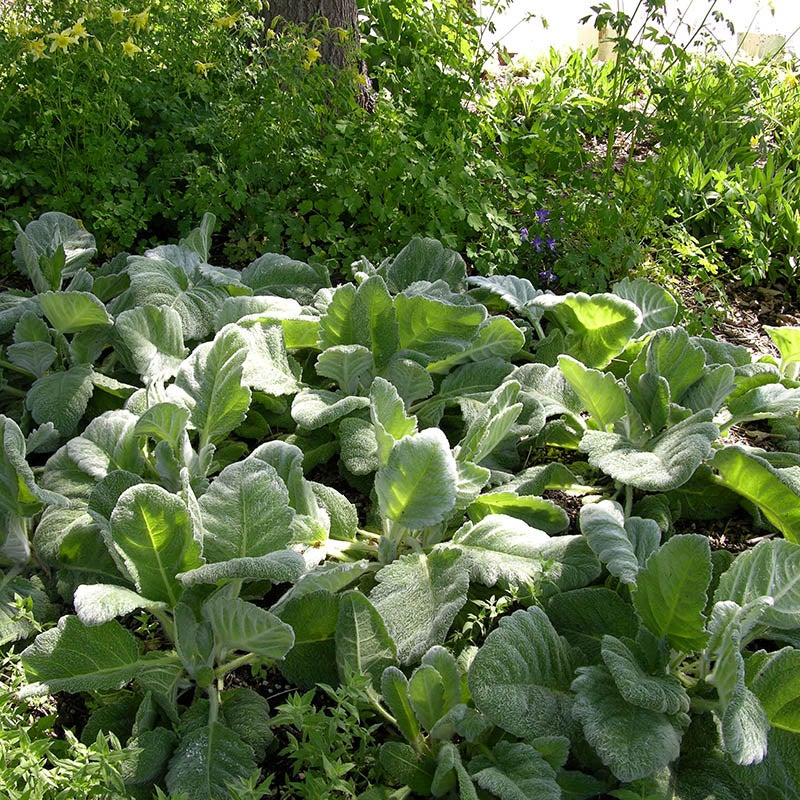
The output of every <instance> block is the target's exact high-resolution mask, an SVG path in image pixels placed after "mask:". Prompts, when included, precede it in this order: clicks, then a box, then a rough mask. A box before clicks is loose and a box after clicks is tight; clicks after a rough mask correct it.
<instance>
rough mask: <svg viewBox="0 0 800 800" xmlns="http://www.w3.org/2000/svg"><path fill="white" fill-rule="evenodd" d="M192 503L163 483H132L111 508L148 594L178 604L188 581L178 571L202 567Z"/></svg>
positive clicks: (126, 554) (117, 539)
mask: <svg viewBox="0 0 800 800" xmlns="http://www.w3.org/2000/svg"><path fill="white" fill-rule="evenodd" d="M192 534H193V530H192V522H191V519H190V517H189V511H188V509H187V507H186V504H185V503H184V502H183V500H181V499H180V498H179V497H177V496H176V495H173V494H170V493H169V492H167V491H166V490H165V489H162V488H161V487H160V486H155V485H153V484H139V485H137V486H132V487H131V488H130V489H126V490H125V491H124V492H123V493H122V495H121V496H120V498H119V502H118V503H117V506H116V508H115V509H114V511H113V513H112V514H111V539H112V541H113V542H114V545H115V546H116V548H117V549H118V550H119V552H120V554H121V555H122V557H123V559H124V561H125V565H126V567H127V569H128V571H129V572H130V574H131V576H132V577H133V579H134V582H135V583H136V588H137V590H138V591H139V593H140V594H141V595H142V596H143V597H147V598H149V599H150V600H155V601H161V602H164V603H167V604H168V605H169V606H170V607H174V606H175V604H176V603H177V602H178V599H179V598H180V596H181V594H182V592H183V586H182V585H181V583H180V581H179V580H178V579H177V577H176V574H177V573H178V572H185V571H186V570H189V569H194V568H195V567H199V566H200V564H201V563H202V560H201V557H200V547H199V545H198V543H197V542H196V541H195V540H194V538H193V535H192Z"/></svg>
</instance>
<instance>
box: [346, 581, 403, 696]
mask: <svg viewBox="0 0 800 800" xmlns="http://www.w3.org/2000/svg"><path fill="white" fill-rule="evenodd" d="M386 628H387V626H386V625H385V624H384V621H383V619H382V618H381V614H380V613H379V610H378V609H377V608H376V607H375V606H374V605H373V604H372V603H371V602H370V600H369V599H368V598H367V597H365V596H364V595H363V594H361V592H358V591H355V590H352V591H348V592H345V593H344V594H343V595H342V596H341V600H340V603H339V616H338V620H337V623H336V666H337V668H338V671H339V678H340V680H342V681H347V680H348V679H349V677H350V676H352V675H368V676H369V677H370V679H371V680H372V683H373V685H374V686H379V685H380V681H381V675H382V674H383V671H384V670H385V669H386V668H387V667H390V666H393V665H394V664H395V663H396V661H397V651H396V648H395V643H394V642H393V641H392V637H391V636H390V635H389V633H388V632H387V630H386Z"/></svg>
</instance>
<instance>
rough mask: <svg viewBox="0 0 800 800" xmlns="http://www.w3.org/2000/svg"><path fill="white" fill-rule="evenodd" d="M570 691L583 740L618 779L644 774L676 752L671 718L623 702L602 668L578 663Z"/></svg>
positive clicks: (677, 743) (678, 739)
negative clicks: (573, 693) (572, 692)
mask: <svg viewBox="0 0 800 800" xmlns="http://www.w3.org/2000/svg"><path fill="white" fill-rule="evenodd" d="M572 689H573V691H575V692H576V693H577V697H576V698H575V717H576V719H578V720H579V721H580V723H581V725H583V733H584V736H586V740H587V741H588V742H589V744H590V745H591V746H592V747H593V748H594V749H595V751H596V752H597V754H598V755H599V756H600V758H601V759H602V760H603V763H604V764H605V765H606V766H607V767H609V769H610V770H611V771H612V772H613V773H614V775H616V776H617V777H618V778H619V779H620V780H621V781H635V780H639V779H640V778H646V777H648V776H649V775H652V774H653V773H654V772H657V771H658V770H659V769H662V768H663V767H666V766H667V765H668V764H669V763H670V762H672V761H674V760H675V759H676V758H677V757H678V755H679V754H680V746H681V734H682V731H681V730H680V728H678V727H677V726H676V724H675V722H673V720H671V719H670V718H669V717H668V716H667V715H666V714H662V713H659V712H657V711H651V710H648V709H646V708H641V707H640V706H636V705H632V704H631V703H629V702H628V701H627V700H625V699H624V698H623V697H622V695H621V694H620V693H619V690H618V689H617V686H616V684H615V683H614V680H613V678H612V677H611V675H610V674H609V673H608V671H607V670H606V669H605V668H603V667H581V668H580V669H579V670H578V677H577V678H576V679H575V682H574V683H573V684H572Z"/></svg>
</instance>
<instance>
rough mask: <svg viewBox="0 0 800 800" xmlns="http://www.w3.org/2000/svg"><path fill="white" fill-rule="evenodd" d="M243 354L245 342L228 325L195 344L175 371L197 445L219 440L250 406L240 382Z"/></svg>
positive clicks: (245, 352)
mask: <svg viewBox="0 0 800 800" xmlns="http://www.w3.org/2000/svg"><path fill="white" fill-rule="evenodd" d="M246 357H247V342H246V341H245V339H244V337H243V336H242V335H241V334H240V333H239V331H238V330H237V329H236V327H235V326H229V327H227V328H224V329H223V330H222V331H220V332H219V333H218V334H217V335H216V336H215V337H214V341H213V342H205V343H203V344H201V345H198V347H196V348H195V350H194V352H193V353H192V354H191V355H190V356H189V358H187V359H186V361H184V363H183V364H182V366H181V368H180V370H179V371H178V376H177V378H176V379H175V385H176V386H178V387H180V388H181V389H182V390H183V391H184V392H185V394H186V397H187V405H188V406H189V409H190V411H191V415H190V420H191V422H192V425H194V427H195V428H196V429H197V430H198V431H199V433H200V449H203V447H205V445H207V444H209V443H211V444H216V443H217V442H219V441H221V440H222V439H223V438H225V436H227V435H228V434H229V433H230V432H231V431H232V430H233V429H234V428H236V427H237V426H238V425H239V424H240V423H241V422H242V421H243V420H244V418H245V414H246V413H247V409H248V408H249V406H250V389H249V388H248V387H246V386H244V385H243V383H242V375H243V368H244V361H245V358H246Z"/></svg>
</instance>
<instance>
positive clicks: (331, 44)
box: [265, 0, 359, 68]
mask: <svg viewBox="0 0 800 800" xmlns="http://www.w3.org/2000/svg"><path fill="white" fill-rule="evenodd" d="M277 17H281V18H282V19H285V20H286V21H287V22H291V23H295V24H297V25H309V24H310V23H313V22H314V21H315V20H327V22H328V27H329V28H330V29H331V30H330V32H329V33H328V34H327V35H325V36H324V37H323V38H322V41H321V44H320V48H319V50H320V60H321V61H322V62H323V63H324V64H330V65H331V66H333V67H339V68H341V67H343V66H345V65H346V64H350V63H353V61H352V59H353V58H354V57H355V54H356V52H357V50H358V44H359V41H358V5H357V4H356V0H270V3H269V6H268V8H267V10H266V12H265V19H266V22H267V24H268V25H269V24H272V22H273V21H274V20H275V19H276V18H277ZM335 28H341V29H343V30H345V31H347V33H348V37H347V38H344V39H342V38H341V37H340V36H339V35H338V34H337V33H336V32H335V31H334V30H333V29H335Z"/></svg>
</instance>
